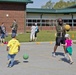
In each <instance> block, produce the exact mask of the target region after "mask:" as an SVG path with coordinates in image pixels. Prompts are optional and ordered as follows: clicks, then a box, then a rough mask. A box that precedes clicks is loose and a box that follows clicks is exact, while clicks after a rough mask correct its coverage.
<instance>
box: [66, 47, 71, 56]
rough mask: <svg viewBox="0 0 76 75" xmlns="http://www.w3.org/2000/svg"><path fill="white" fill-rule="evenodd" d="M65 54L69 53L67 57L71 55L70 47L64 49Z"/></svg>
mask: <svg viewBox="0 0 76 75" xmlns="http://www.w3.org/2000/svg"><path fill="white" fill-rule="evenodd" d="M66 53H69V55H72V47H71V46H70V47H67V48H66Z"/></svg>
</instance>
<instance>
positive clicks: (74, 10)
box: [26, 8, 76, 14]
mask: <svg viewBox="0 0 76 75" xmlns="http://www.w3.org/2000/svg"><path fill="white" fill-rule="evenodd" d="M26 11H27V13H42V14H63V13H64V14H69V13H76V8H72V9H71V8H66V9H56V10H55V9H41V8H27V9H26Z"/></svg>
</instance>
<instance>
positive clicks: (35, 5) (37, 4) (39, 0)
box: [27, 0, 68, 8]
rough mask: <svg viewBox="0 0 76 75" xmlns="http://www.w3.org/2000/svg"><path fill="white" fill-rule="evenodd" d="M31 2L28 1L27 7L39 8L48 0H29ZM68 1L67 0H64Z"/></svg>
mask: <svg viewBox="0 0 76 75" xmlns="http://www.w3.org/2000/svg"><path fill="white" fill-rule="evenodd" d="M31 1H33V3H29V4H28V5H27V8H41V6H43V5H45V4H46V2H48V1H49V0H31ZM58 1H60V0H52V2H58ZM64 1H68V0H64Z"/></svg>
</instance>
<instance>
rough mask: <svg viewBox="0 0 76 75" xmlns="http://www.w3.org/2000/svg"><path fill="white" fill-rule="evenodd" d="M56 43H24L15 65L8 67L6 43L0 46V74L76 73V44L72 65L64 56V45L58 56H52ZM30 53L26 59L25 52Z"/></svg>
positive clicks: (74, 74) (59, 48)
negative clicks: (24, 57)
mask: <svg viewBox="0 0 76 75" xmlns="http://www.w3.org/2000/svg"><path fill="white" fill-rule="evenodd" d="M53 46H54V43H48V42H46V43H39V42H37V43H22V44H21V51H20V52H19V53H18V54H17V56H16V58H15V65H14V66H13V67H12V68H8V67H7V51H6V45H4V46H0V75H76V50H75V49H76V44H74V45H73V56H72V57H73V60H74V64H72V65H70V64H69V63H68V61H67V60H66V59H64V56H63V52H64V51H63V48H62V46H60V47H58V49H57V56H56V57H55V58H54V57H52V56H51V53H52V51H53ZM24 53H27V54H29V59H28V60H24V59H23V58H22V56H23V54H24Z"/></svg>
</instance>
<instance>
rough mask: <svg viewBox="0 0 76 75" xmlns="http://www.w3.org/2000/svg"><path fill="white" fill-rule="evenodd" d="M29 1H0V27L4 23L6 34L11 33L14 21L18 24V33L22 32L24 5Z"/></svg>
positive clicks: (23, 26) (24, 13) (29, 0)
mask: <svg viewBox="0 0 76 75" xmlns="http://www.w3.org/2000/svg"><path fill="white" fill-rule="evenodd" d="M28 3H33V1H31V0H0V25H1V23H2V22H4V24H5V26H6V30H7V32H9V33H11V27H10V26H11V25H12V22H13V20H14V19H16V20H17V23H18V32H24V30H25V23H26V5H27V4H28Z"/></svg>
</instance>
